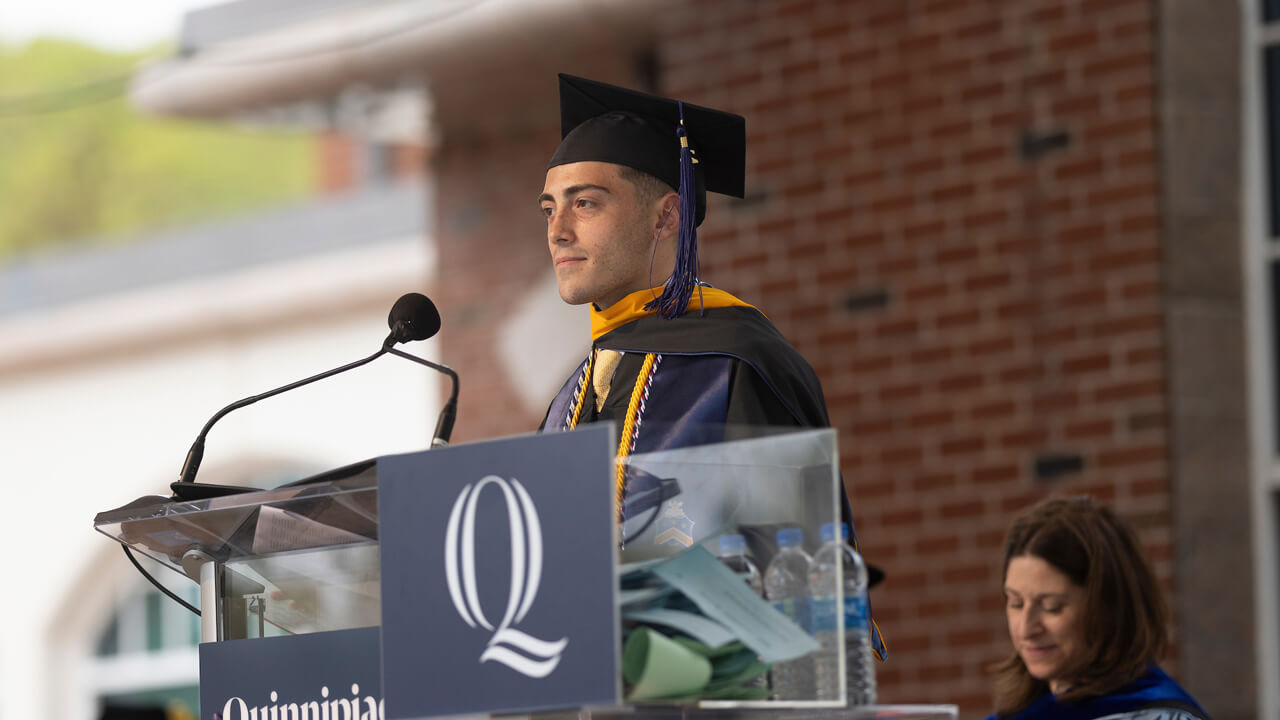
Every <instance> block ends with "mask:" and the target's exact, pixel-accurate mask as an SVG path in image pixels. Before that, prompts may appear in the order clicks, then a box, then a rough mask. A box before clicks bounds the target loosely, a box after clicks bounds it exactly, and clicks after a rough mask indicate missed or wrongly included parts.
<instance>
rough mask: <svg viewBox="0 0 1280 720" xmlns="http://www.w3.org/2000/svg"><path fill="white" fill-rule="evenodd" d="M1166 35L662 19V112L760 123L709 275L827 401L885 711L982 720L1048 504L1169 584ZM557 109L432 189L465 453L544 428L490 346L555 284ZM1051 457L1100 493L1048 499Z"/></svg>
mask: <svg viewBox="0 0 1280 720" xmlns="http://www.w3.org/2000/svg"><path fill="white" fill-rule="evenodd" d="M1153 12H1154V10H1153V3H1151V2H1150V0H1004V1H1003V2H984V1H982V0H920V1H913V2H905V1H904V0H843V1H837V0H787V1H784V0H700V1H699V2H698V3H696V4H694V3H678V4H676V5H674V6H673V8H672V11H671V12H669V13H667V14H666V15H665V16H664V17H665V18H666V19H665V20H664V29H663V32H662V39H661V42H660V43H659V45H658V48H657V50H658V58H659V62H660V71H659V77H658V80H659V85H660V90H662V91H663V92H665V93H668V94H670V95H673V96H677V97H680V98H682V99H686V100H689V101H691V102H696V103H698V104H703V105H709V106H712V107H720V108H724V109H727V110H732V111H735V112H739V113H742V114H743V115H745V116H746V117H747V128H748V147H749V151H748V161H747V168H748V181H747V187H748V192H749V193H750V195H751V197H752V198H753V199H752V201H751V202H747V203H729V202H727V201H723V200H713V204H712V206H711V208H710V211H709V214H708V220H707V222H706V223H705V224H704V226H703V228H702V229H701V233H700V234H701V239H702V247H701V255H702V258H703V274H704V276H705V277H706V278H707V279H708V280H709V281H710V282H712V283H714V284H716V285H717V286H720V287H723V288H725V289H728V290H730V291H731V292H734V293H737V294H739V295H741V296H742V297H744V298H746V299H748V300H749V301H751V302H753V303H756V304H758V305H759V306H760V307H761V308H762V309H763V310H764V311H765V312H766V313H767V314H768V315H769V316H770V317H771V318H773V320H774V321H775V322H776V323H777V324H778V325H779V327H780V328H781V329H782V330H783V332H784V333H785V334H786V335H787V336H788V337H789V338H791V340H792V341H793V342H794V344H795V345H796V346H797V347H798V348H799V349H800V351H801V352H802V353H804V354H805V355H806V356H807V357H808V358H809V359H810V361H811V362H812V363H813V365H814V366H815V368H816V369H817V371H818V373H819V375H820V376H821V379H822V382H823V385H824V387H825V389H826V395H827V401H828V404H829V406H830V409H831V416H832V419H833V421H834V423H835V425H836V427H837V428H838V429H839V431H840V445H841V461H842V465H843V470H844V474H845V478H846V480H847V481H848V484H849V489H850V491H851V493H852V496H853V498H854V501H855V502H854V507H855V516H856V521H857V525H858V531H859V535H860V538H861V541H862V544H863V548H864V550H865V552H866V554H867V556H868V558H869V559H870V561H871V562H873V563H875V564H877V565H879V566H881V567H883V568H884V569H885V570H886V572H887V573H888V579H887V581H886V582H885V584H884V585H883V586H881V587H878V588H877V589H876V590H875V591H874V592H873V602H874V603H875V607H876V613H877V618H878V620H879V622H880V625H881V627H882V629H883V630H884V632H885V634H886V636H887V639H888V642H889V646H890V650H891V658H890V661H889V662H888V663H887V664H884V665H881V666H880V669H879V673H880V683H881V698H882V700H883V701H886V702H956V703H959V704H960V705H961V708H962V713H961V714H962V717H977V716H981V715H982V714H985V713H986V712H988V711H989V709H990V707H991V704H990V680H989V678H988V677H987V676H986V675H985V674H984V671H983V668H984V666H986V665H987V664H989V663H990V662H992V661H995V660H997V659H999V658H1000V657H1002V656H1003V655H1004V654H1005V653H1007V652H1008V650H1009V644H1008V638H1007V635H1006V632H1005V629H1004V619H1003V613H1002V602H1001V598H1000V594H999V587H1000V575H999V573H1000V568H999V560H1000V557H999V555H1000V543H1001V540H1002V536H1003V533H1004V530H1005V528H1006V527H1007V524H1008V522H1009V519H1010V518H1011V516H1012V514H1013V513H1014V512H1015V511H1017V510H1019V509H1021V508H1024V507H1026V506H1027V505H1029V504H1031V503H1033V502H1034V501H1036V500H1037V499H1039V498H1041V497H1043V496H1045V495H1047V494H1049V493H1051V492H1058V493H1065V492H1071V493H1079V492H1089V493H1092V494H1094V495H1096V496H1098V497H1099V498H1101V499H1103V500H1105V501H1107V502H1110V503H1112V504H1114V505H1115V506H1116V507H1117V508H1118V509H1119V510H1120V511H1121V512H1122V513H1123V514H1125V515H1127V516H1128V517H1130V518H1132V519H1133V520H1134V521H1135V522H1136V523H1137V524H1138V525H1139V526H1140V529H1141V534H1142V537H1143V540H1144V542H1145V543H1146V545H1147V547H1148V548H1149V549H1150V551H1151V553H1152V556H1153V558H1154V559H1155V560H1156V562H1157V570H1158V573H1159V575H1160V577H1161V578H1162V580H1163V581H1165V582H1166V583H1168V584H1170V585H1172V582H1173V579H1172V576H1171V564H1170V555H1171V543H1172V539H1171V534H1170V525H1171V520H1170V507H1169V479H1168V463H1167V459H1166V456H1167V454H1168V451H1167V450H1168V449H1167V419H1166V400H1165V375H1164V372H1165V371H1164V361H1163V355H1164V352H1165V340H1164V334H1163V331H1162V322H1163V320H1162V306H1161V284H1160V283H1161V278H1160V274H1159V262H1160V255H1159V236H1158V228H1159V216H1158V213H1159V206H1158V186H1157V172H1158V169H1157V162H1158V159H1157V157H1156V150H1155V149H1156V121H1155V114H1154V112H1155V100H1156V88H1155V86H1154V79H1153V78H1154V76H1155V75H1154V61H1155V60H1154V51H1153V43H1154V40H1153V24H1154V22H1155V19H1154V18H1153V15H1152V14H1153ZM579 72H580V73H582V74H588V75H589V74H590V73H589V72H588V71H582V70H579ZM532 80H533V79H531V81H532ZM538 82H542V81H541V80H538ZM546 85H547V87H548V90H549V92H553V90H552V88H554V81H553V80H551V79H548V80H547V82H546ZM530 112H532V111H530ZM539 112H540V113H542V112H545V114H546V115H547V117H546V126H545V127H541V126H537V127H532V128H531V129H529V130H528V132H527V133H523V134H521V135H520V136H518V137H517V136H512V137H504V138H488V139H481V138H469V139H468V138H463V139H450V138H449V137H445V139H444V143H445V144H444V148H443V150H442V155H441V156H440V158H439V159H438V161H437V163H436V167H435V176H436V178H437V183H438V185H439V187H438V191H437V194H436V198H437V203H438V210H439V221H438V227H437V231H438V239H439V243H440V253H441V255H440V258H441V264H440V267H441V268H442V271H441V276H440V278H439V287H438V290H437V291H436V293H437V294H436V297H437V299H438V304H439V305H440V307H441V308H442V312H443V313H444V321H445V325H446V327H447V328H448V332H449V335H448V338H449V339H448V341H447V342H446V343H445V344H444V346H443V347H444V349H445V361H446V362H448V363H450V364H452V365H453V366H454V367H457V368H459V369H460V370H462V371H463V373H464V374H463V405H462V409H461V412H460V416H459V426H458V427H459V431H458V434H457V437H459V438H462V439H468V438H470V439H475V438H481V437H490V436H493V435H500V434H506V433H511V432H520V431H524V430H527V429H529V428H530V427H531V426H532V424H534V423H536V422H537V419H538V418H536V417H529V416H528V413H524V412H520V411H517V410H515V409H514V408H513V403H511V402H510V395H509V392H510V389H509V388H506V387H505V386H504V382H505V381H504V380H503V379H502V377H501V373H500V372H499V371H498V369H497V363H496V358H495V357H494V356H493V333H492V328H493V325H494V323H495V322H497V321H499V320H500V319H501V318H502V317H503V316H504V313H505V312H506V311H507V310H509V308H510V307H511V305H510V304H511V303H512V302H514V299H515V298H516V297H518V296H519V294H520V293H521V292H523V291H525V290H526V289H527V288H528V287H530V286H531V285H532V284H533V283H534V282H535V280H536V279H537V278H540V277H543V276H544V274H545V273H546V272H547V268H546V263H547V259H546V250H545V247H544V244H543V242H542V237H543V229H542V226H541V224H540V221H539V219H538V217H537V213H536V210H535V209H534V205H533V201H532V198H533V197H534V196H535V195H536V192H537V190H538V189H539V188H540V187H541V182H542V177H543V169H544V168H545V162H546V158H547V157H548V156H549V154H550V153H551V151H552V150H553V149H554V146H555V142H556V138H557V135H556V132H555V130H556V122H557V118H555V116H554V112H555V111H554V105H553V104H549V105H548V107H547V108H545V109H540V110H539ZM1058 131H1064V132H1066V133H1069V144H1068V145H1067V146H1066V147H1065V148H1061V149H1056V150H1049V151H1047V152H1045V153H1044V154H1043V155H1041V156H1039V157H1037V158H1035V159H1030V160H1028V159H1024V158H1023V157H1022V156H1021V154H1020V138H1021V137H1022V135H1023V133H1024V132H1030V133H1052V132H1058ZM879 293H883V296H884V297H885V298H886V301H885V302H884V303H883V304H882V305H877V304H876V303H874V302H873V303H870V305H871V307H867V303H865V302H862V303H859V302H853V303H851V302H850V301H851V299H852V300H858V299H863V300H865V299H866V298H868V297H871V298H874V297H876V296H877V295H878V294H879ZM851 305H854V306H860V307H861V309H851V307H850V306H851ZM442 337H443V333H442ZM1042 453H1059V454H1078V455H1079V456H1080V457H1081V458H1082V459H1083V462H1084V467H1083V470H1082V471H1081V472H1079V473H1077V474H1073V475H1068V476H1066V477H1064V478H1058V479H1055V480H1052V481H1047V482H1046V481H1038V480H1037V479H1036V478H1035V477H1034V473H1033V471H1032V467H1033V463H1034V460H1035V458H1036V457H1037V455H1038V454H1042Z"/></svg>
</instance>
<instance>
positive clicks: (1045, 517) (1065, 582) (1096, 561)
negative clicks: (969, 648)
mask: <svg viewBox="0 0 1280 720" xmlns="http://www.w3.org/2000/svg"><path fill="white" fill-rule="evenodd" d="M1003 575H1004V596H1005V615H1006V617H1007V619H1008V622H1009V637H1010V639H1011V640H1012V641H1013V648H1014V652H1013V654H1012V655H1011V656H1010V657H1009V658H1008V659H1007V660H1005V661H1004V662H1002V663H1000V664H999V665H998V666H996V668H995V672H996V674H997V679H996V712H995V713H994V714H993V715H991V716H990V718H989V719H988V720H1031V719H1032V718H1035V719H1036V720H1090V719H1092V718H1107V719H1108V720H1122V719H1123V720H1197V719H1199V720H1208V718H1209V715H1208V713H1206V712H1205V711H1204V710H1203V709H1202V708H1201V707H1200V706H1199V705H1198V704H1197V703H1196V701H1195V700H1193V699H1192V698H1191V696H1190V695H1189V694H1187V692H1186V691H1185V690H1183V689H1182V688H1181V687H1180V686H1179V685H1178V684H1177V683H1176V682H1174V681H1173V680H1172V679H1171V678H1170V677H1169V676H1168V675H1166V674H1165V673H1164V672H1163V671H1162V670H1161V669H1160V668H1159V667H1158V666H1157V665H1156V663H1157V662H1158V661H1159V660H1160V659H1161V657H1162V656H1163V655H1164V652H1165V649H1166V648H1167V646H1168V631H1167V618H1168V611H1167V609H1166V607H1165V603H1164V599H1163V597H1162V595H1161V593H1160V588H1159V586H1157V584H1156V579H1155V574H1154V573H1153V572H1152V571H1151V566H1150V565H1149V564H1148V563H1147V561H1146V559H1145V558H1144V557H1143V555H1142V551H1141V548H1140V546H1139V545H1138V541H1137V537H1136V536H1135V535H1134V532H1133V530H1132V529H1131V528H1130V527H1129V526H1128V525H1127V524H1126V523H1125V522H1124V521H1122V520H1121V519H1120V518H1118V517H1116V515H1115V514H1114V513H1112V512H1111V511H1110V510H1108V509H1106V508H1104V507H1101V506H1099V505H1097V504H1095V503H1094V502H1093V500H1092V499H1090V498H1087V497H1079V498H1071V499H1052V500H1046V501H1044V502H1042V503H1040V504H1038V505H1036V506H1035V507H1033V508H1031V509H1030V510H1029V511H1027V512H1025V513H1023V514H1022V515H1020V516H1019V517H1017V518H1016V519H1015V520H1014V521H1013V524H1012V526H1011V527H1010V528H1009V534H1008V536H1007V538H1006V539H1005V551H1004V573H1003Z"/></svg>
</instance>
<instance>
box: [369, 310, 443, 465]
mask: <svg viewBox="0 0 1280 720" xmlns="http://www.w3.org/2000/svg"><path fill="white" fill-rule="evenodd" d="M387 326H388V327H390V328H391V334H390V335H388V336H387V339H386V341H385V342H383V343H382V347H383V349H384V350H386V351H387V352H389V353H391V354H392V355H396V356H399V357H402V358H404V359H406V360H412V361H414V362H416V363H421V364H423V365H426V366H427V367H429V368H431V369H433V370H438V371H439V372H442V373H444V374H445V375H448V376H449V380H450V381H451V385H452V390H450V392H449V399H448V400H447V401H446V402H445V404H444V407H442V408H440V415H439V417H437V418H436V429H435V432H434V433H433V434H432V438H431V447H440V446H443V445H448V444H449V436H450V435H452V434H453V421H454V420H456V419H457V415H458V373H456V372H454V371H453V368H450V367H448V366H447V365H440V364H438V363H433V362H431V361H430V360H425V359H423V358H420V357H418V356H416V355H410V354H409V353H407V352H404V351H403V350H398V349H396V348H395V347H394V346H395V345H396V344H397V343H403V342H409V341H412V340H426V339H427V338H429V337H431V336H432V335H435V334H436V333H437V332H440V312H439V311H438V310H436V306H435V305H434V304H433V303H432V302H431V301H430V300H428V299H427V296H426V295H423V294H421V293H409V294H407V295H402V296H400V299H399V300H396V304H395V305H392V306H391V312H390V313H389V314H388V315H387Z"/></svg>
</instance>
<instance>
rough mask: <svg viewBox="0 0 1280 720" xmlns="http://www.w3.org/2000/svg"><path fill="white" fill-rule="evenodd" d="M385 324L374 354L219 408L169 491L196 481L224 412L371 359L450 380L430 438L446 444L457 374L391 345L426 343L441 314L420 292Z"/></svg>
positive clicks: (216, 489) (217, 489) (395, 308)
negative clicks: (386, 358) (415, 366)
mask: <svg viewBox="0 0 1280 720" xmlns="http://www.w3.org/2000/svg"><path fill="white" fill-rule="evenodd" d="M387 325H388V326H389V327H390V328H391V333H390V334H389V335H387V339H386V340H384V341H383V343H382V348H381V349H380V350H378V351H377V352H375V353H374V354H372V355H370V356H368V357H365V358H361V359H359V360H356V361H355V362H351V363H347V364H346V365H343V366H341V367H336V368H334V369H332V370H326V371H325V372H322V373H319V374H316V375H312V376H311V377H308V378H303V379H302V380H298V381H297V382H292V383H289V384H288V385H284V386H282V387H278V388H275V389H274V390H268V391H266V392H264V393H260V394H258V395H253V396H250V397H247V398H243V399H240V400H237V401H235V402H233V403H231V404H230V405H228V406H226V407H224V408H222V409H221V410H219V411H218V412H216V413H214V415H213V417H211V418H209V421H208V422H206V423H205V425H204V428H202V429H201V430H200V434H199V435H197V436H196V440H195V442H194V443H192V444H191V449H190V450H188V451H187V459H186V461H185V462H184V463H183V464H182V471H181V472H180V473H179V474H178V481H177V482H176V483H173V484H172V485H170V487H171V488H173V490H174V491H175V493H176V492H178V488H179V487H180V486H183V485H190V484H193V483H194V482H195V478H196V473H197V472H199V470H200V462H201V461H202V460H203V459H204V444H205V437H206V436H208V434H209V430H210V429H212V428H213V425H214V423H216V422H218V421H219V420H221V419H222V418H223V417H224V416H225V415H227V413H230V412H231V411H232V410H238V409H240V408H242V407H245V406H248V405H252V404H254V403H256V402H258V401H259V400H264V399H266V398H269V397H272V396H275V395H279V394H280V393H284V392H288V391H290V390H293V389H295V388H300V387H302V386H303V385H309V384H311V383H313V382H315V381H317V380H323V379H324V378H327V377H331V376H333V375H337V374H339V373H343V372H346V371H348V370H353V369H355V368H358V367H360V366H361V365H367V364H368V363H371V362H373V361H374V360H376V359H378V358H379V357H382V356H383V355H386V354H388V353H390V354H392V355H398V356H400V357H402V358H405V359H406V360H413V361H414V362H417V363H420V364H422V365H426V366H427V367H430V368H432V369H434V370H438V371H440V372H443V373H445V374H446V375H448V376H449V377H450V378H451V379H452V380H453V392H452V393H451V394H450V396H449V401H448V403H446V404H445V407H444V408H443V409H441V411H440V417H439V418H438V420H437V422H436V430H435V434H434V436H433V439H432V446H436V445H445V444H448V441H449V434H450V433H452V432H453V421H454V416H455V414H456V412H457V401H458V374H457V373H456V372H454V371H453V370H452V369H451V368H449V367H446V366H444V365H438V364H436V363H433V362H431V361H429V360H424V359H422V358H420V357H417V356H414V355H410V354H409V353H407V352H404V351H402V350H399V349H397V348H395V347H394V346H395V345H396V344H398V343H402V342H409V341H412V340H426V339H427V338H429V337H431V336H433V335H435V334H436V333H438V332H440V313H439V311H437V310H436V306H435V305H434V304H433V303H432V302H431V301H430V300H429V299H427V296H425V295H423V294H421V293H408V294H406V295H402V296H401V297H400V299H399V300H396V302H395V304H394V305H392V307H391V313H390V314H389V315H388V316H387ZM208 489H209V490H210V491H211V492H212V494H222V493H223V492H237V491H243V490H245V489H244V488H230V487H226V488H223V487H221V486H209V487H208Z"/></svg>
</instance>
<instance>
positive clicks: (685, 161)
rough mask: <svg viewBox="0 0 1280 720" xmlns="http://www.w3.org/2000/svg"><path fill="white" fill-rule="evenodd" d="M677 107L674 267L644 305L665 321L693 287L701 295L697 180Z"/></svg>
mask: <svg viewBox="0 0 1280 720" xmlns="http://www.w3.org/2000/svg"><path fill="white" fill-rule="evenodd" d="M678 105H679V107H680V126H679V127H677V128H676V136H677V137H679V138H680V228H679V232H678V235H677V238H676V242H677V246H676V267H675V271H674V272H672V273H671V277H670V278H668V279H667V283H666V286H665V287H664V288H663V290H662V294H661V295H659V296H658V297H657V298H656V299H654V300H652V301H650V302H649V304H647V305H645V306H644V307H645V309H646V310H653V309H655V308H656V309H657V310H658V314H659V315H661V316H662V317H664V318H666V319H668V320H671V319H673V318H677V317H680V316H681V315H683V314H684V313H685V310H687V309H688V308H689V298H690V297H692V296H693V289H694V288H699V296H701V287H700V285H699V282H698V281H699V277H698V224H697V219H696V217H697V214H698V208H697V204H696V203H697V190H696V188H697V181H696V180H695V178H694V175H693V163H694V160H693V151H692V150H691V149H690V148H689V140H688V134H687V133H686V132H685V129H684V103H678Z"/></svg>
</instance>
